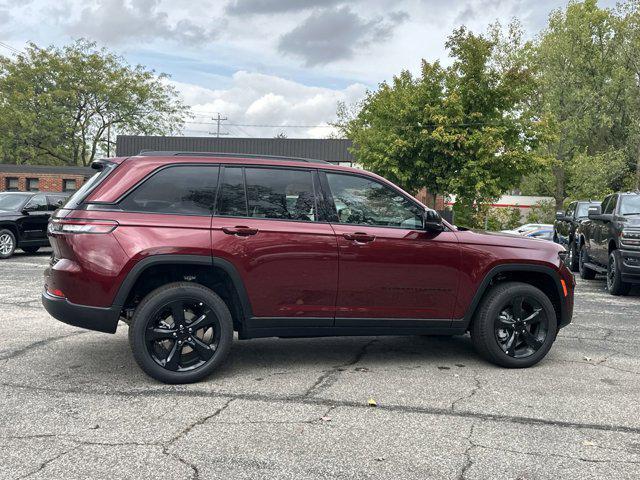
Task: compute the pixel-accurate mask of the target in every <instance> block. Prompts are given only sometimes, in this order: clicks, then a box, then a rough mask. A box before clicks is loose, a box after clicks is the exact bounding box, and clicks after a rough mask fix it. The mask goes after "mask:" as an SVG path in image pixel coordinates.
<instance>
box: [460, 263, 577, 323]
mask: <svg viewBox="0 0 640 480" xmlns="http://www.w3.org/2000/svg"><path fill="white" fill-rule="evenodd" d="M508 281H516V282H522V283H528V284H530V285H533V286H534V287H536V288H539V289H540V290H541V291H542V292H543V293H544V294H545V295H547V297H548V298H549V300H551V304H552V305H553V309H554V310H555V312H556V319H557V322H558V327H559V326H561V325H563V324H564V323H565V316H566V313H565V311H564V308H563V302H562V294H563V288H562V284H561V283H560V277H559V275H558V273H557V272H556V270H555V269H553V268H552V267H549V266H544V265H531V264H508V265H498V266H496V267H494V268H492V269H491V270H490V271H489V272H488V273H487V274H486V275H485V277H484V279H483V280H482V282H481V283H480V286H479V287H478V289H477V290H476V293H475V295H474V296H473V299H472V300H471V303H470V304H469V308H468V309H467V313H466V314H465V316H464V322H465V327H466V328H467V329H468V328H470V326H471V323H472V322H473V318H474V317H475V314H476V311H477V309H478V307H479V305H480V302H481V301H482V299H483V298H484V297H485V296H486V294H487V293H488V292H489V290H490V289H491V288H492V287H493V286H494V285H497V284H499V283H502V282H508Z"/></svg>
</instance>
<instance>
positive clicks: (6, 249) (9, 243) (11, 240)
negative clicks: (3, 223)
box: [0, 229, 16, 259]
mask: <svg viewBox="0 0 640 480" xmlns="http://www.w3.org/2000/svg"><path fill="white" fill-rule="evenodd" d="M15 249H16V237H15V236H14V235H13V232H12V231H11V230H6V229H4V230H0V258H2V259H4V258H9V257H10V256H11V255H13V252H14V251H15Z"/></svg>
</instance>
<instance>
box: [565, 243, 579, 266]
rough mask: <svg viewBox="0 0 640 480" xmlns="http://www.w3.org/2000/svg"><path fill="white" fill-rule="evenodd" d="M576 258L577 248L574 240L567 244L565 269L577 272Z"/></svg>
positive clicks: (577, 259)
mask: <svg viewBox="0 0 640 480" xmlns="http://www.w3.org/2000/svg"><path fill="white" fill-rule="evenodd" d="M578 256H579V254H578V246H577V245H576V242H575V240H571V241H570V242H569V246H568V247H567V268H568V269H569V270H571V271H572V272H577V271H578V268H579V265H578V261H579V258H578Z"/></svg>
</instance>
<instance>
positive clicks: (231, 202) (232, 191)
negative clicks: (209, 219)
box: [218, 167, 247, 217]
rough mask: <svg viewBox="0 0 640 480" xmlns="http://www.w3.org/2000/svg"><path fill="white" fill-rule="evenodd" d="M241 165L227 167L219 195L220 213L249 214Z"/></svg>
mask: <svg viewBox="0 0 640 480" xmlns="http://www.w3.org/2000/svg"><path fill="white" fill-rule="evenodd" d="M243 177H244V176H243V173H242V168H241V167H225V168H224V171H223V174H222V182H221V184H220V195H219V196H218V215H229V216H231V217H246V216H247V197H246V195H245V190H244V178H243Z"/></svg>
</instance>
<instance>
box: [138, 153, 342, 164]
mask: <svg viewBox="0 0 640 480" xmlns="http://www.w3.org/2000/svg"><path fill="white" fill-rule="evenodd" d="M138 156H139V157H223V158H225V157H226V158H256V159H264V160H282V161H292V162H307V163H326V164H330V163H331V162H327V161H326V160H316V159H312V158H299V157H284V156H278V155H257V154H254V153H228V152H224V153H223V152H179V151H155V150H141V151H140V153H139V154H138Z"/></svg>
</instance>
